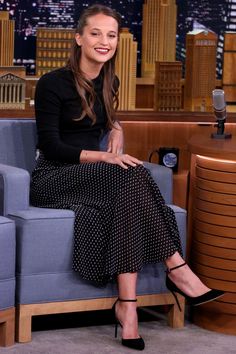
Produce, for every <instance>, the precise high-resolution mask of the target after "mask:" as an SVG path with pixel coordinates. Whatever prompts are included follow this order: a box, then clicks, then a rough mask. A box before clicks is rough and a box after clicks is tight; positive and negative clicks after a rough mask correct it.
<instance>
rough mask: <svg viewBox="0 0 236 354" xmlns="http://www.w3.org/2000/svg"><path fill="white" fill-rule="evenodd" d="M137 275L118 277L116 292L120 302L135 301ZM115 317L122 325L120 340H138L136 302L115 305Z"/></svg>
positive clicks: (128, 274)
mask: <svg viewBox="0 0 236 354" xmlns="http://www.w3.org/2000/svg"><path fill="white" fill-rule="evenodd" d="M136 284H137V273H123V274H119V275H118V292H119V298H120V299H122V300H133V299H136ZM116 316H117V319H118V320H119V321H120V323H121V325H122V338H123V339H133V338H138V337H139V334H138V317H137V303H136V302H121V301H118V302H117V304H116Z"/></svg>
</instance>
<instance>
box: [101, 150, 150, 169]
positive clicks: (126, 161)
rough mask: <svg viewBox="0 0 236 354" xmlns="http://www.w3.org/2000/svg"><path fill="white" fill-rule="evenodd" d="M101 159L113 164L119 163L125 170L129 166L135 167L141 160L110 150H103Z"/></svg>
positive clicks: (140, 163)
mask: <svg viewBox="0 0 236 354" xmlns="http://www.w3.org/2000/svg"><path fill="white" fill-rule="evenodd" d="M102 161H103V162H107V163H111V164H114V165H119V166H120V167H122V168H124V169H126V170H127V168H128V167H129V166H132V167H135V166H137V165H142V164H143V162H142V161H140V160H138V159H137V158H136V157H133V156H131V155H128V154H114V153H111V152H103V154H102Z"/></svg>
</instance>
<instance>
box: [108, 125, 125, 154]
mask: <svg viewBox="0 0 236 354" xmlns="http://www.w3.org/2000/svg"><path fill="white" fill-rule="evenodd" d="M114 125H115V127H114V128H113V129H112V130H111V132H110V134H109V139H108V145H107V152H111V153H114V154H118V155H119V154H121V153H122V152H123V148H124V134H123V129H122V127H121V126H120V124H119V123H118V122H115V124H114Z"/></svg>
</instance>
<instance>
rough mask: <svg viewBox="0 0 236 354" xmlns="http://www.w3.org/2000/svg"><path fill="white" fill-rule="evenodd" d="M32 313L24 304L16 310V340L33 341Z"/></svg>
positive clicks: (21, 341)
mask: <svg viewBox="0 0 236 354" xmlns="http://www.w3.org/2000/svg"><path fill="white" fill-rule="evenodd" d="M31 331H32V314H31V312H30V311H29V310H28V309H27V308H26V309H25V308H24V305H19V306H18V307H17V311H16V341H17V342H20V343H27V342H31V339H32V338H31V337H32V336H31Z"/></svg>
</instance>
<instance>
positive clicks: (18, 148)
mask: <svg viewBox="0 0 236 354" xmlns="http://www.w3.org/2000/svg"><path fill="white" fill-rule="evenodd" d="M36 140H37V138H36V124H35V120H33V119H0V163H2V164H6V165H11V166H15V167H20V168H23V169H26V170H27V171H29V173H31V171H32V170H33V168H34V165H35V149H36Z"/></svg>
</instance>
